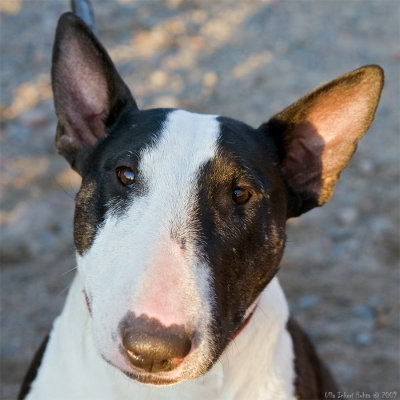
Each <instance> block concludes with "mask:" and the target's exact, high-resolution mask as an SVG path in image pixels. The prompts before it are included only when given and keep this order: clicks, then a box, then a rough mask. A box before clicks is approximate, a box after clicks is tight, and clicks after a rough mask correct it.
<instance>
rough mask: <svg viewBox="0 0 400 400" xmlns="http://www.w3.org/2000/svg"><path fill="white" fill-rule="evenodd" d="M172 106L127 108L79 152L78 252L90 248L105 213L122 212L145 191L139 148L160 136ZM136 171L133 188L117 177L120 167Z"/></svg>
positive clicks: (118, 213)
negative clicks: (112, 123) (90, 144)
mask: <svg viewBox="0 0 400 400" xmlns="http://www.w3.org/2000/svg"><path fill="white" fill-rule="evenodd" d="M171 111H172V110H171V109H154V110H147V111H138V110H128V111H126V112H125V113H123V114H122V115H121V116H120V118H119V119H118V120H117V122H116V123H115V124H114V125H113V126H112V127H111V128H110V129H109V132H108V134H107V136H106V137H105V138H103V139H100V140H99V142H98V143H97V144H96V145H95V146H94V147H93V148H90V149H89V150H87V151H86V152H85V153H83V154H82V156H81V160H80V162H81V163H82V186H81V189H80V191H79V192H78V194H77V197H76V205H75V218H74V241H75V246H76V249H77V251H78V253H79V254H81V255H82V254H83V253H84V252H85V251H86V250H88V249H89V248H90V246H91V245H92V243H93V240H94V238H95V236H96V233H97V231H98V229H99V227H100V226H101V225H102V223H103V222H104V219H105V216H106V213H107V212H111V213H115V214H117V215H121V214H122V213H123V211H124V210H125V209H126V207H128V206H129V205H131V204H132V201H134V198H135V197H136V196H140V195H142V194H144V193H145V192H146V182H144V181H143V179H142V177H141V176H140V173H139V171H138V165H139V157H140V153H141V151H142V150H143V149H144V148H146V147H148V146H150V145H152V144H153V143H155V142H156V141H157V139H158V138H159V136H160V133H161V130H162V125H163V123H164V122H165V120H166V118H167V116H168V114H169V112H171ZM122 166H127V167H129V168H131V169H132V170H133V171H134V173H135V183H134V185H133V187H132V188H129V187H126V186H124V185H123V184H122V183H121V182H120V181H119V179H118V177H117V172H116V171H117V170H118V168H119V167H122Z"/></svg>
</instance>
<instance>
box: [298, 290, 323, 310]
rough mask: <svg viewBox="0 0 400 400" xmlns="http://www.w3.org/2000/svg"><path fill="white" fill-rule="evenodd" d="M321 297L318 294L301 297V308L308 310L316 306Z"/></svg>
mask: <svg viewBox="0 0 400 400" xmlns="http://www.w3.org/2000/svg"><path fill="white" fill-rule="evenodd" d="M319 300H320V298H319V297H318V296H316V295H313V294H309V295H305V296H303V297H301V298H300V300H299V308H300V309H303V310H307V309H310V308H313V307H315V306H316V305H317V304H318V303H319Z"/></svg>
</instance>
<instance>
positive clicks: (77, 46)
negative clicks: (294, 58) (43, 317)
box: [19, 13, 383, 400]
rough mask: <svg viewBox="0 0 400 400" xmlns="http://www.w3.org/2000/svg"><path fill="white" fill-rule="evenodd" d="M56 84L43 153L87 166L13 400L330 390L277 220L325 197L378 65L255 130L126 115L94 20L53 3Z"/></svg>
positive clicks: (125, 92) (366, 107)
mask: <svg viewBox="0 0 400 400" xmlns="http://www.w3.org/2000/svg"><path fill="white" fill-rule="evenodd" d="M89 14H90V13H89ZM86 22H88V24H91V22H92V21H90V20H89V21H88V20H87V18H86ZM91 25H92V26H93V24H91ZM52 87H53V92H54V104H55V110H56V114H57V117H58V126H57V133H56V149H57V151H58V152H59V153H60V154H61V155H63V156H64V157H65V158H66V160H67V161H68V162H69V163H70V165H71V167H72V168H73V169H74V170H75V171H77V172H78V173H79V174H80V175H81V177H82V185H81V188H80V190H79V192H78V194H77V197H76V209H75V217H74V242H75V247H76V254H77V275H76V277H75V278H74V281H73V283H72V286H71V288H70V290H69V294H68V297H67V300H66V303H65V306H64V309H63V311H62V313H61V315H60V316H59V317H58V318H57V319H56V321H55V322H54V325H53V328H52V330H51V332H50V334H49V336H48V337H47V338H46V340H45V341H44V342H43V344H42V346H41V348H40V349H39V351H38V352H37V354H36V356H35V358H34V360H33V363H32V365H31V367H30V370H29V371H28V374H27V376H26V378H25V380H24V383H23V386H22V388H21V391H20V395H19V398H20V399H28V400H35V399H40V400H46V399H58V400H59V399H68V400H70V399H75V400H76V399H84V400H91V399H93V400H94V399H95V400H99V399H107V400H111V399H118V400H120V399H149V400H151V399H190V400H196V399H204V398H208V399H246V400H247V399H272V400H278V399H294V398H297V399H321V398H324V397H325V394H326V393H327V392H333V393H335V392H336V391H337V390H338V388H337V385H336V383H335V381H334V379H333V377H332V376H331V374H330V372H329V370H328V369H327V368H326V367H325V365H324V364H323V362H322V361H321V360H320V359H319V357H318V355H317V353H316V351H315V349H314V347H313V345H312V343H311V342H310V340H309V338H308V337H307V336H306V334H305V333H304V332H303V331H302V330H301V328H300V327H299V325H298V324H297V323H296V322H295V320H294V319H293V317H292V316H290V313H289V310H288V305H287V302H286V300H285V296H284V294H283V291H282V289H281V287H280V285H279V282H278V278H277V276H276V274H277V271H278V269H279V263H280V260H281V257H282V253H283V251H284V247H285V239H286V234H285V224H286V221H287V220H288V219H289V218H292V217H297V216H299V215H301V214H303V213H305V212H307V211H309V210H311V209H312V208H314V207H317V206H322V205H323V204H325V203H326V202H327V201H328V200H329V198H330V197H331V195H332V192H333V189H334V186H335V184H336V182H337V180H338V178H339V175H340V173H341V171H342V170H343V169H344V168H345V167H346V165H347V164H348V162H349V160H350V158H351V156H352V154H353V153H354V151H355V149H356V146H357V143H358V141H359V140H360V139H361V138H362V136H363V135H364V134H365V132H366V131H367V130H368V128H369V126H370V124H371V123H372V121H373V118H374V115H375V111H376V108H377V105H378V102H379V98H380V94H381V91H382V87H383V71H382V69H381V68H380V67H379V66H376V65H369V66H364V67H362V68H359V69H356V70H354V71H352V72H350V73H347V74H345V75H342V76H340V77H339V78H337V79H335V80H333V81H331V82H329V83H327V84H325V85H323V86H321V87H319V88H317V89H316V90H314V91H312V92H311V93H309V94H308V95H306V96H304V97H302V98H301V99H300V100H298V101H297V102H295V103H294V104H292V105H290V106H289V107H287V108H285V109H284V110H283V111H281V112H279V113H278V114H276V115H275V116H273V117H272V118H271V119H269V121H268V122H265V123H263V124H261V125H260V126H259V127H258V128H253V127H250V126H249V125H247V124H245V123H243V122H240V121H237V120H234V119H231V118H228V117H223V116H217V115H202V114H196V113H191V112H188V111H184V110H180V109H161V108H160V109H149V110H139V108H138V106H137V104H136V101H135V100H134V98H133V97H132V95H131V92H130V90H129V89H128V87H127V86H126V84H125V83H124V82H123V80H122V78H121V77H120V75H119V74H118V72H117V70H116V68H115V66H114V65H113V63H112V61H111V59H110V57H109V55H108V54H107V52H106V50H105V49H104V48H103V46H102V45H101V43H100V42H99V40H98V39H97V37H96V36H95V34H94V33H93V31H92V29H90V28H89V26H88V25H87V24H86V23H85V22H84V21H83V20H82V19H81V18H80V17H78V16H77V15H76V14H74V13H65V14H63V15H62V16H61V17H60V20H59V22H58V27H57V31H56V36H55V42H54V48H53V62H52Z"/></svg>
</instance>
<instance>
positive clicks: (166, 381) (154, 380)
mask: <svg viewBox="0 0 400 400" xmlns="http://www.w3.org/2000/svg"><path fill="white" fill-rule="evenodd" d="M122 372H123V373H124V374H125V375H126V376H127V377H128V378H131V379H133V380H135V381H138V382H140V383H144V384H146V385H153V386H171V385H176V384H177V383H180V382H183V381H184V380H186V379H183V378H179V377H177V378H169V377H166V376H161V375H160V374H152V373H142V372H136V371H132V370H131V371H122Z"/></svg>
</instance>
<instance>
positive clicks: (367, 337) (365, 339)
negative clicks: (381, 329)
mask: <svg viewBox="0 0 400 400" xmlns="http://www.w3.org/2000/svg"><path fill="white" fill-rule="evenodd" d="M371 343H372V335H371V334H370V333H369V332H360V333H359V334H358V335H357V336H356V338H355V344H356V345H357V346H359V347H366V346H369V345H370V344H371Z"/></svg>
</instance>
